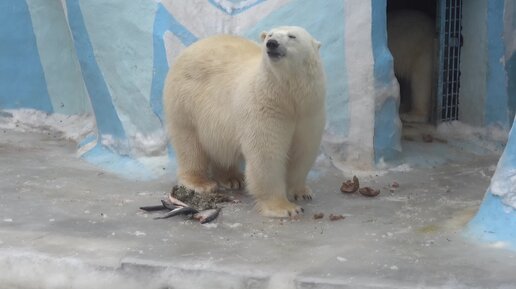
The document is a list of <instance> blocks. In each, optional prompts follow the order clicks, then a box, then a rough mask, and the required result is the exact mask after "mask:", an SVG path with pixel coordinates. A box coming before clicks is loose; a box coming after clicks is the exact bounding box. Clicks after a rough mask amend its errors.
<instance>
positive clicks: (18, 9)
mask: <svg viewBox="0 0 516 289" xmlns="http://www.w3.org/2000/svg"><path fill="white" fill-rule="evenodd" d="M0 19H2V25H0V109H1V108H34V109H38V110H42V111H46V112H52V111H53V108H52V103H51V101H50V97H49V95H48V90H47V84H46V81H45V75H44V73H43V68H42V66H41V62H40V58H39V52H38V47H37V44H36V38H35V36H34V31H33V29H32V21H31V17H30V13H29V9H28V6H27V3H26V2H25V1H0Z"/></svg>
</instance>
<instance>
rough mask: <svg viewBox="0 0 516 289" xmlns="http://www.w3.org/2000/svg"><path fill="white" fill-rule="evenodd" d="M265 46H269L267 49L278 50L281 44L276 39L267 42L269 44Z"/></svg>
mask: <svg viewBox="0 0 516 289" xmlns="http://www.w3.org/2000/svg"><path fill="white" fill-rule="evenodd" d="M265 46H267V48H269V49H276V48H278V47H279V43H278V41H277V40H275V39H269V40H268V41H267V44H265Z"/></svg>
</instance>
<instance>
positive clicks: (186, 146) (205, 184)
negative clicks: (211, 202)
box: [171, 128, 217, 193]
mask: <svg viewBox="0 0 516 289" xmlns="http://www.w3.org/2000/svg"><path fill="white" fill-rule="evenodd" d="M171 131H172V133H171V135H172V143H173V145H174V150H175V152H176V156H177V162H178V165H179V167H178V176H177V177H178V181H179V184H180V185H182V186H185V187H186V188H188V189H191V190H194V191H196V192H199V193H211V192H213V191H215V189H216V188H217V182H215V181H214V180H211V179H210V178H209V177H208V168H209V163H210V160H209V158H208V155H207V154H206V152H205V151H204V150H203V148H202V145H201V143H200V142H199V139H198V137H197V135H196V133H195V129H188V128H175V129H171Z"/></svg>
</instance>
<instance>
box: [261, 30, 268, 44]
mask: <svg viewBox="0 0 516 289" xmlns="http://www.w3.org/2000/svg"><path fill="white" fill-rule="evenodd" d="M265 37H267V32H266V31H263V32H262V33H260V39H261V40H262V42H263V41H264V40H265Z"/></svg>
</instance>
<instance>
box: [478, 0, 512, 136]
mask: <svg viewBox="0 0 516 289" xmlns="http://www.w3.org/2000/svg"><path fill="white" fill-rule="evenodd" d="M504 5H505V1H504V0H489V1H487V39H488V40H487V41H488V44H487V50H488V64H487V65H488V67H487V91H486V97H485V122H484V124H485V125H491V124H497V125H499V126H501V127H504V128H508V127H509V125H510V119H509V113H508V102H509V97H508V95H507V78H506V72H505V67H504V63H503V62H502V61H501V59H503V58H504V54H505V44H504V41H503V33H504Z"/></svg>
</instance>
